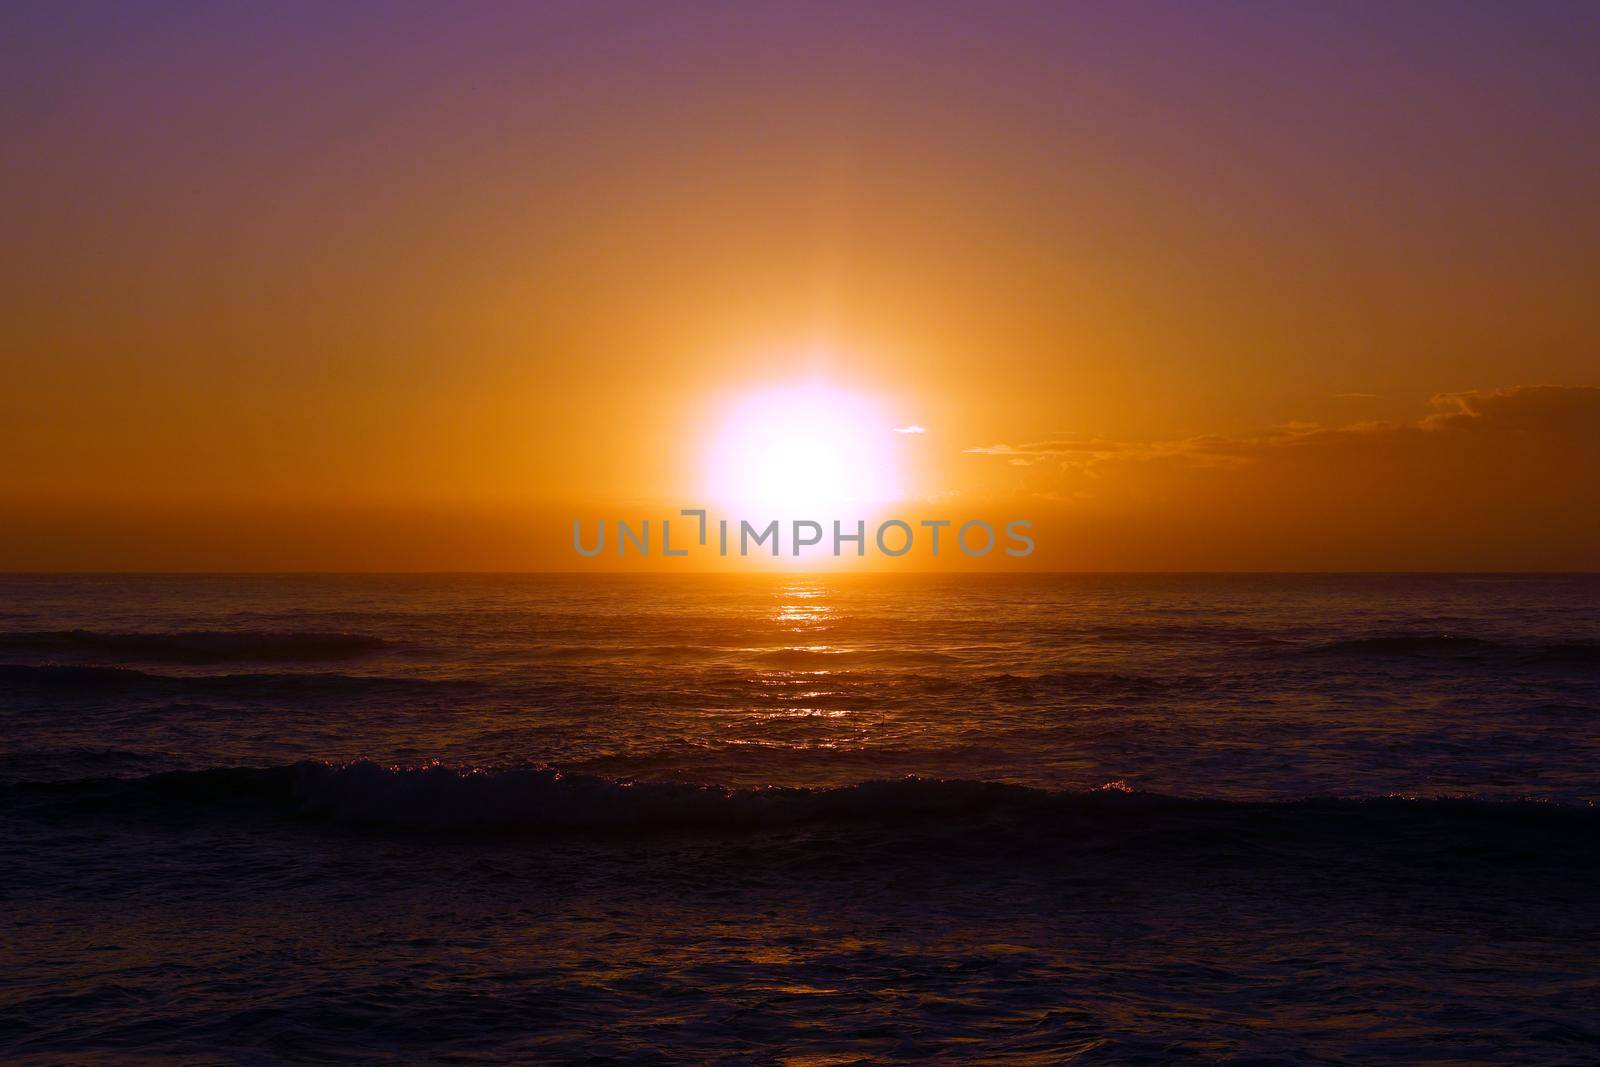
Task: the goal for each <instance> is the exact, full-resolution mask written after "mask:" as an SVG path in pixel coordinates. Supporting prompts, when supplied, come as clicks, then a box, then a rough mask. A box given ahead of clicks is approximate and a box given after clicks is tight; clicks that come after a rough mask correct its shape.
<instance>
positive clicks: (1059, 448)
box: [961, 434, 1126, 467]
mask: <svg viewBox="0 0 1600 1067" xmlns="http://www.w3.org/2000/svg"><path fill="white" fill-rule="evenodd" d="M1125 447H1126V446H1125V445H1122V444H1119V443H1118V442H1115V441H1107V440H1105V439H1104V438H1099V437H1089V436H1087V435H1083V434H1061V435H1058V436H1055V437H1051V438H1048V439H1046V440H1043V441H1030V442H1028V443H1026V444H1021V445H1015V446H1013V445H1007V444H996V445H988V446H986V447H983V448H964V449H962V450H961V451H962V452H964V453H966V454H968V455H977V456H1005V457H1007V458H1008V459H1009V460H1010V462H1011V464H1012V465H1013V466H1018V467H1031V466H1033V465H1034V464H1036V463H1042V462H1044V461H1046V460H1050V459H1062V458H1068V457H1071V458H1077V459H1083V458H1086V457H1090V458H1092V457H1096V456H1101V455H1110V454H1112V453H1115V452H1120V451H1121V450H1122V449H1123V448H1125Z"/></svg>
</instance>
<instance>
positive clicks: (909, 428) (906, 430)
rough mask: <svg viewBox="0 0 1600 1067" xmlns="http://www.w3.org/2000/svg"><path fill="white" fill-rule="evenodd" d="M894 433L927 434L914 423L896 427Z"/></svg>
mask: <svg viewBox="0 0 1600 1067" xmlns="http://www.w3.org/2000/svg"><path fill="white" fill-rule="evenodd" d="M894 432H895V433H927V432H928V431H927V430H925V429H923V428H922V427H921V426H918V425H917V424H916V423H914V422H913V423H912V424H911V425H910V426H896V427H895V428H894Z"/></svg>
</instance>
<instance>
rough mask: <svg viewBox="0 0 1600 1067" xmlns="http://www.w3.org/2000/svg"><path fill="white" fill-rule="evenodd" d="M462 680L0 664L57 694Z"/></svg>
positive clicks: (357, 691)
mask: <svg viewBox="0 0 1600 1067" xmlns="http://www.w3.org/2000/svg"><path fill="white" fill-rule="evenodd" d="M467 684H469V683H467V682H464V681H448V682H447V681H437V680H433V679H427V678H397V677H387V676H383V675H353V674H333V673H325V672H315V673H309V674H199V675H173V674H154V673H150V672H146V671H139V670H134V669H133V668H131V667H86V666H61V665H55V664H47V665H44V666H34V665H29V664H0V689H4V690H6V691H8V692H10V693H13V694H36V695H38V694H44V695H51V696H60V697H94V696H105V695H117V696H151V697H166V696H193V695H205V694H212V695H223V696H233V697H247V696H262V697H273V696H319V695H326V696H346V695H373V694H377V693H383V692H394V691H411V690H415V689H417V688H427V687H438V686H463V685H467Z"/></svg>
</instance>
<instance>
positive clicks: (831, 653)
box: [749, 647, 956, 669]
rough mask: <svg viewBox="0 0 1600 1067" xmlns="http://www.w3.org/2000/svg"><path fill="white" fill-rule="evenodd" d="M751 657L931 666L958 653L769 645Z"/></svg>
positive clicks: (830, 664)
mask: <svg viewBox="0 0 1600 1067" xmlns="http://www.w3.org/2000/svg"><path fill="white" fill-rule="evenodd" d="M749 658H750V659H751V660H753V661H755V662H757V663H764V664H770V665H772V666H776V667H794V668H811V669H824V668H838V667H845V666H878V667H928V666H935V665H938V664H943V663H954V662H956V657H955V656H952V655H950V654H949V653H946V652H934V651H929V650H919V649H889V648H824V647H816V648H808V647H793V648H769V649H760V650H755V651H753V652H751V654H750V656H749Z"/></svg>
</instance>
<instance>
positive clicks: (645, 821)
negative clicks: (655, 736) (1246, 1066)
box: [0, 762, 1600, 849]
mask: <svg viewBox="0 0 1600 1067" xmlns="http://www.w3.org/2000/svg"><path fill="white" fill-rule="evenodd" d="M0 798H3V799H4V801H5V805H4V806H6V807H11V806H17V805H20V806H22V807H25V808H31V809H33V810H35V811H40V810H41V809H42V810H44V811H46V812H52V813H55V814H58V815H68V816H74V817H78V816H96V815H101V814H115V815H117V816H119V817H120V816H128V815H136V814H137V813H139V812H140V811H141V810H151V809H157V810H161V811H173V810H177V811H180V812H182V813H183V814H185V815H188V816H204V815H210V816H226V817H232V816H236V815H238V814H241V813H255V814H266V815H274V816H279V817H287V818H292V819H298V820H309V821H311V822H314V823H329V824H340V825H353V826H368V827H382V828H389V829H394V830H420V831H441V830H524V831H541V830H542V831H582V830H605V831H633V832H651V831H665V830H702V831H704V830H712V831H760V830H773V829H783V828H796V827H817V826H822V827H830V826H835V827H836V826H842V825H846V824H860V823H865V822H871V823H878V824H882V823H890V824H894V825H895V826H897V827H907V826H911V827H917V828H919V830H920V832H923V833H927V832H934V833H939V834H944V833H961V832H964V831H969V830H972V829H974V828H976V829H979V830H982V831H983V832H985V833H987V832H990V831H993V830H994V829H995V828H997V827H1001V828H1004V829H1006V830H1008V831H1013V832H1023V833H1028V834H1040V833H1046V834H1054V833H1063V832H1068V833H1071V832H1079V833H1103V832H1106V831H1108V830H1116V829H1119V828H1120V829H1126V828H1128V827H1129V826H1130V825H1140V826H1142V827H1143V828H1144V829H1146V830H1148V831H1152V832H1155V833H1157V834H1159V835H1161V836H1162V837H1163V839H1165V840H1167V841H1168V844H1169V845H1170V846H1172V847H1178V846H1180V845H1184V844H1185V843H1189V842H1195V841H1201V840H1203V839H1206V835H1208V834H1209V835H1213V836H1212V837H1211V839H1214V840H1226V841H1227V842H1228V844H1229V845H1230V847H1237V846H1239V845H1241V844H1242V843H1243V842H1244V841H1245V840H1246V839H1252V840H1257V841H1260V840H1262V839H1272V840H1281V841H1283V842H1288V841H1290V840H1294V839H1302V838H1305V837H1307V836H1308V835H1310V836H1321V837H1327V836H1329V835H1332V836H1350V837H1351V838H1352V840H1358V839H1359V840H1365V839H1369V838H1371V837H1372V836H1373V835H1382V834H1386V833H1389V832H1390V831H1393V830H1395V829H1397V828H1403V829H1406V830H1409V831H1412V832H1413V833H1412V834H1411V835H1409V836H1412V837H1415V836H1417V835H1420V837H1421V839H1422V840H1424V841H1432V842H1433V843H1438V841H1440V840H1442V838H1441V837H1440V836H1439V835H1441V834H1442V835H1445V836H1451V835H1455V836H1460V835H1462V834H1464V835H1466V837H1467V838H1469V839H1473V840H1481V839H1482V836H1483V835H1484V834H1486V833H1489V834H1492V833H1494V832H1495V831H1497V830H1500V831H1505V832H1507V833H1511V834H1513V835H1516V834H1523V833H1527V832H1528V831H1529V830H1530V828H1533V829H1537V828H1539V827H1541V826H1543V827H1545V828H1549V827H1551V826H1555V825H1560V826H1565V827H1567V828H1569V829H1574V830H1577V831H1581V834H1582V836H1583V839H1584V840H1586V841H1588V842H1590V847H1591V849H1593V848H1594V847H1600V846H1596V843H1600V834H1596V833H1595V832H1594V831H1596V830H1597V829H1600V810H1596V809H1595V808H1594V807H1593V806H1569V805H1559V804H1553V803H1549V802H1539V801H1518V800H1512V801H1503V800H1501V801H1496V800H1480V799H1470V798H1404V797H1379V798H1368V799H1342V798H1315V799H1306V800H1284V801H1242V800H1225V799H1219V798H1184V797H1172V796H1165V795H1161V794H1154V793H1140V792H1134V791H1132V790H1130V789H1128V788H1127V787H1126V786H1124V785H1122V784H1121V783H1113V784H1110V785H1107V786H1104V787H1102V788H1100V789H1096V790H1091V791H1080V792H1068V791H1052V790H1045V789H1037V788H1030V787H1027V786H1020V785H1012V784H1007V783H1001V782H991V781H973V780H963V779H929V778H916V777H908V778H902V779H898V780H873V781H865V782H861V783H858V784H855V785H849V786H840V787H833V788H802V787H767V788H753V789H732V788H726V787H721V786H708V785H688V784H674V783H633V782H627V781H616V780H612V779H607V778H601V777H594V776H588V775H570V774H565V773H562V772H561V771H558V770H554V769H551V768H544V767H525V768H513V769H505V770H494V771H489V770H459V769H455V768H450V767H445V766H437V765H436V766H427V767H410V768H406V767H386V766H381V765H379V764H376V763H371V762H358V763H351V764H344V765H333V764H326V763H312V762H307V763H297V764H290V765H282V766H275V767H262V768H250V767H223V768H212V769H207V770H192V771H168V772H164V773H160V774H151V775H147V776H145V777H140V778H113V777H101V778H88V779H78V780H74V781H58V782H26V783H12V784H10V785H5V786H0ZM1197 835H1198V836H1197ZM1215 835H1222V836H1221V837H1220V838H1217V837H1215ZM1534 836H1537V835H1534ZM1384 839H1385V840H1389V838H1384ZM1529 840H1530V841H1531V840H1533V838H1532V837H1530V838H1529ZM1413 847H1414V846H1413Z"/></svg>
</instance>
